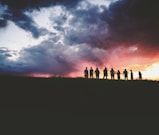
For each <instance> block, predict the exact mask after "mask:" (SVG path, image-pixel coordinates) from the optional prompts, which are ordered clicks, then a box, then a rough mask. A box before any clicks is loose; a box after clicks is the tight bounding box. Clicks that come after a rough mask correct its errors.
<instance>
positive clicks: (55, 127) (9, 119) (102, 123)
mask: <svg viewBox="0 0 159 135" xmlns="http://www.w3.org/2000/svg"><path fill="white" fill-rule="evenodd" d="M0 82H1V90H0V117H1V119H0V122H1V124H2V126H1V128H3V129H4V130H5V133H6V134H7V132H10V133H14V132H15V133H18V132H19V133H20V134H22V135H23V134H29V135H30V134H37V133H38V134H39V133H42V134H44V135H47V134H50V133H51V134H53V133H55V132H56V134H67V133H73V134H75V135H76V134H81V135H82V134H92V133H95V134H102V133H108V132H109V134H114V133H115V134H116V132H117V133H118V134H120V133H126V134H128V135H129V134H131V133H132V134H137V133H139V134H142V133H143V132H144V131H146V133H151V134H153V132H154V133H156V130H155V129H157V128H158V123H159V82H157V81H156V82H155V81H110V80H95V79H93V80H90V79H82V78H77V79H71V78H31V77H9V76H1V77H0ZM155 123H157V124H155ZM150 127H152V128H151V129H150V130H148V129H149V128H150ZM137 130H139V132H137ZM0 132H2V131H0Z"/></svg>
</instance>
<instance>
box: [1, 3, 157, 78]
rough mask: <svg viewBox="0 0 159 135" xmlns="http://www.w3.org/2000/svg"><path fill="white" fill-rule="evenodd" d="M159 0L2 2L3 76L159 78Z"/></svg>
mask: <svg viewBox="0 0 159 135" xmlns="http://www.w3.org/2000/svg"><path fill="white" fill-rule="evenodd" d="M158 4H159V2H158V1H157V0H153V1H150V0H131V1H130V0H93V1H92V0H40V1H39V0H14V1H13V0H0V74H12V75H26V76H35V77H50V76H63V77H83V76H84V75H83V71H84V69H85V67H88V69H90V67H93V69H95V68H96V67H98V68H99V69H100V71H101V74H100V77H102V75H103V73H102V71H103V69H104V67H107V68H108V70H110V69H111V68H114V70H115V71H117V70H120V71H121V73H122V72H123V71H124V69H127V70H128V72H129V73H130V70H131V69H132V70H133V72H134V77H135V78H136V79H137V78H138V71H141V72H142V74H143V78H144V79H151V80H158V79H159V51H158V50H159V37H158V36H159V25H158V24H159V8H158Z"/></svg>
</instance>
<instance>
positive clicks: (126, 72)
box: [123, 69, 128, 80]
mask: <svg viewBox="0 0 159 135" xmlns="http://www.w3.org/2000/svg"><path fill="white" fill-rule="evenodd" d="M123 74H124V78H125V80H128V71H127V70H126V69H125V70H124V72H123Z"/></svg>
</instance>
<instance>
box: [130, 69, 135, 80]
mask: <svg viewBox="0 0 159 135" xmlns="http://www.w3.org/2000/svg"><path fill="white" fill-rule="evenodd" d="M130 77H131V80H133V79H134V77H133V72H132V70H130Z"/></svg>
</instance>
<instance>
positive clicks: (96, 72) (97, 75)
mask: <svg viewBox="0 0 159 135" xmlns="http://www.w3.org/2000/svg"><path fill="white" fill-rule="evenodd" d="M95 74H96V78H97V79H99V74H100V72H99V69H98V68H96V70H95Z"/></svg>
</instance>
